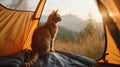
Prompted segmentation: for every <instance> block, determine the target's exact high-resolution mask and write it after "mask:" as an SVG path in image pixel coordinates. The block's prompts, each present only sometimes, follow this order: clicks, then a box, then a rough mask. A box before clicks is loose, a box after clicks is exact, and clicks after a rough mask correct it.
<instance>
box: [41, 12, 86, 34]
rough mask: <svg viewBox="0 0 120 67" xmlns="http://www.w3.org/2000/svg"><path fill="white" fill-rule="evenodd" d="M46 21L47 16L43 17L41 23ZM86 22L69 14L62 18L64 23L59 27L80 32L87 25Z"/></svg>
mask: <svg viewBox="0 0 120 67" xmlns="http://www.w3.org/2000/svg"><path fill="white" fill-rule="evenodd" d="M46 19H47V16H42V17H41V19H40V21H41V22H44V21H46ZM85 22H86V21H84V20H82V19H80V18H78V17H77V16H75V15H72V14H68V15H65V16H62V21H61V22H60V23H58V25H59V26H61V27H65V28H66V29H69V30H71V31H76V32H80V31H81V30H83V29H84V27H85V26H86V25H87V24H86V23H85Z"/></svg>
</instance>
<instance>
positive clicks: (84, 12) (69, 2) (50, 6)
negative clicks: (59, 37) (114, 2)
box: [0, 0, 102, 22]
mask: <svg viewBox="0 0 120 67" xmlns="http://www.w3.org/2000/svg"><path fill="white" fill-rule="evenodd" d="M0 1H3V2H4V3H10V2H11V0H0ZM38 2H39V0H27V5H28V10H35V6H37V4H38ZM57 9H58V11H59V13H60V15H62V16H63V15H67V14H72V15H76V16H77V17H79V18H81V19H83V20H87V19H89V15H91V16H92V18H93V19H94V20H96V21H98V22H102V17H101V15H100V13H99V11H98V8H97V5H96V3H95V0H47V1H46V4H45V7H44V11H43V15H47V16H48V15H49V14H50V13H51V12H52V11H53V10H57Z"/></svg>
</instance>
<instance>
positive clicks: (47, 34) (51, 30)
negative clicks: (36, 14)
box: [23, 10, 62, 67]
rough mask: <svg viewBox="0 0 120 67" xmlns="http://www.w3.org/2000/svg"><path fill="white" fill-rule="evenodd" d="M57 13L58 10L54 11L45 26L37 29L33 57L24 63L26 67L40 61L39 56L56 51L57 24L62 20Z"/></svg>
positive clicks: (33, 44)
mask: <svg viewBox="0 0 120 67" xmlns="http://www.w3.org/2000/svg"><path fill="white" fill-rule="evenodd" d="M57 12H58V10H56V11H55V10H53V11H52V13H51V14H50V15H49V16H48V19H47V21H46V22H45V24H43V25H42V26H40V27H38V28H36V29H35V31H34V33H33V36H32V43H31V48H32V53H31V57H30V58H29V60H28V61H27V62H25V63H24V65H23V66H24V67H30V66H31V65H33V64H34V63H35V62H36V61H37V60H38V57H39V56H41V55H44V54H46V53H48V52H50V51H54V48H53V46H54V40H55V37H56V34H57V32H58V26H57V22H60V21H61V20H62V19H61V17H60V15H59V14H58V13H57Z"/></svg>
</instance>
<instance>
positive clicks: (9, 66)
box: [0, 50, 96, 67]
mask: <svg viewBox="0 0 120 67" xmlns="http://www.w3.org/2000/svg"><path fill="white" fill-rule="evenodd" d="M30 53H31V51H30V50H23V51H21V52H18V53H16V54H13V55H11V56H4V57H3V56H1V57H0V67H22V65H23V63H24V62H25V61H26V60H28V58H29V56H30ZM95 63H96V61H95V60H93V59H90V58H87V57H84V56H80V55H75V54H72V53H67V52H63V51H55V52H50V53H48V54H46V55H43V56H40V57H39V59H38V61H37V62H36V63H35V64H34V65H33V66H31V67H94V66H95Z"/></svg>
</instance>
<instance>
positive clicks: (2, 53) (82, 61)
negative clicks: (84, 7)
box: [0, 0, 120, 67]
mask: <svg viewBox="0 0 120 67" xmlns="http://www.w3.org/2000/svg"><path fill="white" fill-rule="evenodd" d="M45 2H46V0H40V2H39V4H38V6H37V8H36V11H35V12H31V11H19V10H13V9H9V8H6V7H4V6H3V5H2V4H0V66H4V65H5V66H8V67H9V66H11V67H20V66H21V65H22V64H23V63H24V62H25V61H26V59H28V58H29V55H30V52H31V51H30V50H31V48H30V43H31V37H32V34H33V31H34V29H35V28H36V27H37V25H38V21H39V18H40V16H41V13H42V10H43V6H44V4H45ZM97 3H98V8H99V10H100V12H101V15H102V18H103V22H104V26H105V32H106V47H105V51H104V55H103V57H101V58H100V59H99V60H98V64H100V65H102V64H115V65H119V64H120V41H119V40H120V24H119V21H120V18H119V17H120V11H119V10H120V8H119V3H120V1H119V0H97ZM24 49H30V50H24ZM95 64H96V61H95V60H93V59H90V58H87V57H84V56H80V55H74V54H71V53H66V52H62V51H56V52H51V53H49V54H47V55H45V56H42V57H41V58H39V61H38V62H37V63H36V64H35V66H33V67H36V66H38V65H39V66H42V67H50V66H51V67H56V66H57V67H81V66H84V67H93V66H94V65H95ZM53 65H54V66H53Z"/></svg>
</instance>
